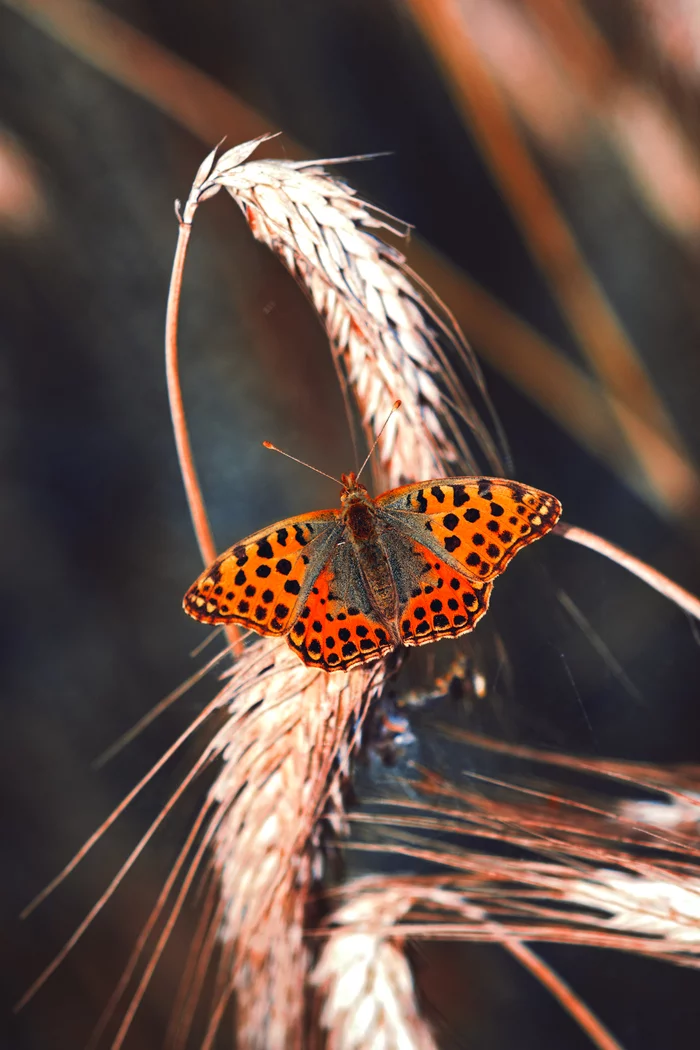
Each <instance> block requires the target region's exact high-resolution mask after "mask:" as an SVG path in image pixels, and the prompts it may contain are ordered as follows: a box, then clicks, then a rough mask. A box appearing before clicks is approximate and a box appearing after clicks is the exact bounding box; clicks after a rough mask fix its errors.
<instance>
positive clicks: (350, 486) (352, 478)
mask: <svg viewBox="0 0 700 1050" xmlns="http://www.w3.org/2000/svg"><path fill="white" fill-rule="evenodd" d="M340 480H341V481H342V483H343V487H342V489H341V490H340V502H341V503H343V504H345V503H347V501H348V500H353V499H357V498H358V496H359V497H360V499H367V498H368V497H369V492H368V491H367V489H366V488H365V486H364V485H363V484H362V482H361V481H358V480H357V474H356V473H355V471H354V470H351V471H350V473H349V474H341V475H340Z"/></svg>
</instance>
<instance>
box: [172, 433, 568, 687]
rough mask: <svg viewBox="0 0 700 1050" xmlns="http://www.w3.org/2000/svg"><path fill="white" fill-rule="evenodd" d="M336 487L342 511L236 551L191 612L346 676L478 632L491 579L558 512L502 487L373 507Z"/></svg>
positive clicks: (481, 486)
mask: <svg viewBox="0 0 700 1050" xmlns="http://www.w3.org/2000/svg"><path fill="white" fill-rule="evenodd" d="M278 451H279V450H278ZM341 482H342V485H343V488H342V491H341V493H340V503H341V507H340V510H317V511H314V512H312V513H311V514H301V515H299V517H296V518H287V519H285V520H284V521H279V522H277V524H276V525H272V526H268V528H266V529H263V530H262V531H261V532H256V533H255V534H254V535H253V536H249V537H248V538H247V539H245V540H243V541H242V542H241V543H239V544H237V545H236V546H235V547H231V548H230V549H229V550H227V551H226V552H225V553H224V554H222V555H221V556H220V557H218V558H217V559H216V561H215V562H214V563H213V565H210V566H209V568H208V569H207V570H206V571H205V572H203V573H202V575H201V576H200V577H199V579H198V580H196V581H195V583H193V585H192V586H191V587H190V589H189V590H188V592H187V594H186V595H185V598H184V602H183V605H184V608H185V611H186V612H188V613H189V614H190V616H193V617H194V618H195V619H196V620H202V621H203V622H204V623H237V624H241V625H242V626H244V627H251V628H252V629H253V630H254V631H257V632H258V634H267V635H286V636H287V641H288V643H289V645H290V646H291V647H292V649H294V650H295V651H296V652H297V653H298V655H299V656H300V657H301V659H302V660H303V662H304V663H305V664H307V665H308V666H310V667H322V668H324V670H326V671H339V670H343V671H347V670H348V668H350V667H354V666H355V664H360V663H367V662H369V661H371V660H376V659H377V658H378V657H380V656H383V655H384V654H385V653H388V652H391V650H392V649H394V648H396V646H398V645H425V644H426V642H432V641H435V640H436V639H439V638H445V637H449V638H456V637H457V636H458V635H460V634H466V633H467V632H468V631H471V630H473V629H474V627H475V626H476V624H477V623H478V621H479V620H480V619H481V617H482V616H483V615H484V613H485V612H486V610H487V608H488V604H489V599H490V597H491V590H492V588H493V581H494V580H495V579H496V577H497V576H500V574H501V573H502V572H503V570H504V569H505V567H506V565H507V564H508V562H509V561H510V560H511V558H512V557H513V556H514V555H515V554H517V553H518V551H519V550H520V549H521V548H522V547H525V546H527V544H528V543H533V542H534V541H535V540H538V539H539V538H540V537H541V536H544V535H545V534H546V533H548V532H549V531H550V529H552V528H553V527H554V526H555V525H556V523H557V521H558V519H559V515H560V514H561V504H560V503H559V500H558V499H556V498H555V497H554V496H549V495H548V494H547V493H546V492H540V491H539V489H533V488H529V487H528V486H527V485H521V484H519V483H518V482H516V481H506V480H504V479H503V478H485V477H466V478H439V479H438V480H436V481H420V482H418V483H416V484H414V485H404V486H403V487H402V488H398V489H391V490H390V491H389V492H385V493H384V494H383V495H381V496H377V497H376V499H375V498H373V497H372V496H370V494H369V493H368V491H367V489H366V488H365V486H364V485H362V484H361V483H360V482H359V481H358V480H357V476H356V475H355V474H354V473H351V474H347V475H346V474H343V475H342V478H341Z"/></svg>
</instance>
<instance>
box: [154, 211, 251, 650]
mask: <svg viewBox="0 0 700 1050" xmlns="http://www.w3.org/2000/svg"><path fill="white" fill-rule="evenodd" d="M191 230H192V225H191V222H184V221H183V220H182V219H180V229H179V233H178V238H177V246H176V248H175V258H174V259H173V269H172V273H171V276H170V288H169V290H168V306H167V312H166V317H165V374H166V378H167V383H168V400H169V403H170V415H171V418H172V421H173V432H174V434H175V446H176V448H177V458H178V461H179V464H180V473H181V474H182V482H183V485H184V486H185V495H186V496H187V503H188V505H189V508H190V515H191V517H192V525H193V527H194V531H195V536H196V537H197V543H198V545H199V550H200V553H201V555H202V561H203V562H204V564H205V565H210V564H211V562H213V561H214V559H215V558H216V547H215V545H214V537H213V536H212V531H211V525H210V524H209V517H208V515H207V511H206V507H205V505H204V499H203V498H202V490H201V488H200V485H199V478H198V477H197V468H196V467H195V465H194V456H193V455H192V444H191V442H190V435H189V431H188V429H187V420H186V417H185V406H184V405H183V402H182V388H181V386H180V368H179V364H178V354H177V326H178V315H179V310H180V295H181V292H182V274H183V271H184V267H185V257H186V255H187V246H188V244H189V239H190V232H191ZM226 636H227V638H228V640H229V642H230V644H231V648H232V650H233V652H234V654H235V655H236V656H239V655H240V653H241V651H242V649H243V643H242V640H241V636H240V632H239V631H238V629H237V628H236V627H235V626H234V625H233V624H230V625H229V626H227V627H226Z"/></svg>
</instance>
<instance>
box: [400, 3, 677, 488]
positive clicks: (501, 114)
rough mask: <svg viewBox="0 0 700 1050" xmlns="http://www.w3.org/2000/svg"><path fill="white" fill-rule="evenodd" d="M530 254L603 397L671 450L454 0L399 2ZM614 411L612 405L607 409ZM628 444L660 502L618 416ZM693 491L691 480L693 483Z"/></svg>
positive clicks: (669, 429)
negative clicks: (643, 422)
mask: <svg viewBox="0 0 700 1050" xmlns="http://www.w3.org/2000/svg"><path fill="white" fill-rule="evenodd" d="M406 2H407V4H408V6H410V7H411V9H412V10H413V12H414V15H415V18H416V22H417V23H418V25H419V26H420V27H421V28H422V30H423V32H424V34H425V36H426V39H427V40H428V41H429V42H430V43H431V45H432V47H433V50H434V52H435V54H436V56H437V58H438V60H439V61H440V63H441V65H442V67H443V70H444V73H445V77H446V79H447V81H448V83H449V84H450V86H451V88H452V91H453V94H454V96H455V100H456V102H457V104H458V105H459V107H460V109H461V111H462V113H463V115H464V117H465V121H466V123H467V126H468V127H469V130H470V132H471V133H472V134H473V135H474V138H475V140H476V142H477V144H478V145H479V146H480V148H481V150H482V153H483V156H484V158H485V160H486V162H487V163H488V165H489V167H490V169H491V171H492V173H493V175H494V179H495V181H496V182H497V184H498V185H499V186H500V188H501V191H502V193H503V195H504V197H505V199H506V201H507V202H508V204H509V205H510V207H511V209H512V211H513V215H514V217H515V219H516V221H517V222H518V224H519V226H520V228H521V229H522V232H523V234H524V236H525V238H526V240H527V243H528V244H529V247H530V249H531V251H532V252H533V254H534V256H535V258H536V259H537V261H538V263H539V265H540V266H541V268H542V270H543V272H544V274H545V276H546V277H547V279H548V280H549V282H550V284H551V286H552V288H553V290H554V292H555V295H556V296H557V298H558V300H559V302H560V304H561V306H562V308H563V310H564V311H565V314H566V317H567V318H568V321H569V323H570V325H571V327H572V330H573V331H574V332H575V333H576V336H577V338H578V341H579V343H580V345H581V348H582V349H583V350H584V352H585V353H586V356H587V357H588V358H589V360H590V361H591V364H592V365H593V367H594V368H595V369H596V371H597V372H598V374H599V376H600V378H601V380H602V381H603V383H604V385H605V387H606V388H609V391H610V393H612V394H614V395H615V397H616V398H617V400H618V401H619V402H621V403H622V404H624V405H626V406H627V407H628V408H630V409H632V411H633V412H634V413H635V414H636V415H638V416H640V417H641V418H643V419H647V420H649V421H650V422H651V423H652V424H653V426H654V428H655V429H657V430H658V431H659V432H660V433H661V434H662V435H663V436H664V437H665V438H666V439H667V440H668V441H669V442H670V444H671V445H673V446H674V447H676V448H678V449H680V447H681V446H680V439H679V437H678V436H677V434H676V431H675V428H674V426H673V424H672V422H671V420H670V419H669V417H668V415H667V413H666V411H665V409H664V407H663V406H662V404H661V402H660V400H659V398H658V397H657V395H656V393H655V391H654V388H653V385H652V384H651V382H650V380H649V378H648V376H647V374H646V372H645V370H644V368H643V366H642V364H641V362H640V361H639V360H638V357H637V354H636V351H635V349H634V347H633V346H632V344H631V343H630V341H629V339H628V338H627V335H626V334H625V332H624V330H623V328H622V326H621V324H620V321H619V320H618V318H617V315H616V314H615V312H614V310H613V309H612V307H611V305H610V303H609V302H608V300H607V298H606V296H605V294H604V292H603V290H602V289H601V287H600V285H599V284H598V282H597V280H596V278H595V277H594V276H593V274H592V273H591V272H590V270H589V268H588V266H587V265H586V262H585V260H584V259H583V257H582V255H581V253H580V252H579V249H578V246H577V244H576V241H575V240H574V237H573V235H572V233H571V231H570V229H569V227H568V225H567V224H566V221H565V220H564V217H563V216H562V214H561V213H560V212H559V210H558V208H557V206H556V204H555V202H554V200H553V198H552V196H551V194H550V192H549V190H548V188H547V186H546V184H545V182H544V180H543V178H542V177H541V175H540V173H539V171H538V170H537V168H536V166H535V164H534V162H533V161H532V158H531V156H530V154H529V152H528V150H527V148H526V146H525V145H524V143H523V141H522V139H521V137H520V135H519V133H518V131H517V129H516V127H515V125H514V123H513V121H512V120H511V117H510V114H509V113H508V110H507V107H506V105H505V103H504V101H503V99H502V97H501V94H500V92H499V90H498V88H497V87H496V85H495V84H494V82H493V80H492V78H491V77H490V75H489V72H488V70H487V69H486V67H485V65H484V63H483V61H482V59H481V57H480V55H479V53H478V51H477V49H476V47H475V45H474V43H473V41H472V39H471V36H470V33H469V29H468V26H467V24H466V21H465V19H464V18H463V17H462V14H461V10H460V7H459V5H458V3H456V2H455V0H406ZM612 407H613V411H615V404H614V403H613V405H612ZM618 421H619V423H620V426H621V427H622V429H623V430H624V431H625V434H626V437H627V440H628V441H629V444H630V447H631V448H632V449H633V450H634V452H635V455H636V456H637V459H638V460H639V462H640V464H641V465H642V466H643V468H644V470H645V471H646V473H647V475H648V477H649V481H650V483H651V484H652V485H653V487H654V489H655V490H656V492H657V493H658V494H659V496H660V498H661V499H662V500H663V501H664V502H667V501H668V499H669V495H670V494H669V493H668V492H667V479H666V476H665V473H664V472H663V471H659V469H658V463H657V461H656V457H654V456H649V454H648V451H647V449H646V446H645V445H644V443H640V442H639V440H638V435H637V433H635V431H634V429H630V428H629V427H628V425H627V420H626V419H625V417H624V416H622V415H620V414H618ZM696 486H697V480H696Z"/></svg>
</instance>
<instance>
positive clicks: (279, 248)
mask: <svg viewBox="0 0 700 1050" xmlns="http://www.w3.org/2000/svg"><path fill="white" fill-rule="evenodd" d="M259 141H260V140H255V141H253V142H246V143H243V144H241V145H240V146H237V147H235V149H233V150H229V151H228V152H226V153H224V154H222V156H220V157H219V158H218V159H216V158H215V154H210V156H209V157H208V158H207V159H206V160H205V161H204V163H203V164H202V166H201V167H200V170H199V172H198V175H197V178H196V180H195V184H194V186H193V191H192V194H191V196H190V200H189V201H188V203H187V205H186V207H185V210H184V213H183V216H184V220H185V221H191V217H192V215H193V214H194V209H195V208H196V205H197V203H199V201H201V200H204V199H206V198H207V197H209V196H211V195H212V194H213V193H216V192H217V191H218V190H219V189H220V188H221V187H225V188H226V189H227V190H228V192H229V193H230V194H231V196H232V197H233V198H234V200H235V201H236V202H237V203H238V205H239V206H240V207H241V209H242V211H243V213H244V215H245V216H246V218H247V220H248V224H249V225H250V228H251V230H252V232H253V234H254V235H255V237H256V238H257V239H258V240H260V241H262V242H263V243H264V244H266V245H267V246H268V247H269V248H271V249H272V251H274V252H275V254H277V255H278V256H279V257H280V258H281V259H282V261H283V262H284V264H285V265H286V267H287V268H288V269H289V271H290V272H291V273H292V274H293V275H294V277H295V278H296V279H297V281H298V282H299V283H300V284H301V285H302V287H303V288H304V289H305V290H306V292H307V293H308V295H309V297H310V298H311V301H312V302H313V305H314V306H315V308H316V310H317V311H318V313H319V316H320V318H321V320H322V322H323V324H324V326H325V328H326V331H327V333H328V337H329V339H330V343H331V346H332V348H333V352H334V358H335V361H336V364H337V366H338V369H339V371H340V373H341V377H342V380H343V385H344V386H349V387H351V388H352V391H353V394H354V396H355V398H356V399H357V402H358V404H359V408H360V412H361V415H362V421H363V425H364V427H365V429H366V432H367V433H368V434H376V433H377V431H378V429H379V427H380V426H381V424H382V423H383V422H384V420H385V419H386V418H387V416H388V415H389V411H390V409H391V406H392V405H393V403H394V402H395V401H396V400H397V399H399V400H401V402H402V410H401V412H400V413H396V414H395V415H394V416H393V417H392V419H391V421H390V423H389V426H388V427H387V428H386V431H385V432H384V434H383V436H382V439H381V441H380V445H379V448H380V463H381V468H382V469H383V476H382V481H383V482H384V483H385V484H386V485H387V486H388V487H392V486H396V485H401V484H403V483H404V482H407V481H414V480H416V478H421V477H439V476H440V475H444V474H445V473H448V474H449V473H450V472H452V473H454V472H455V470H458V471H459V472H464V471H465V470H466V471H472V472H473V473H483V465H484V464H483V463H482V464H481V465H480V464H479V463H478V462H477V460H478V456H479V455H480V456H481V457H482V458H483V461H484V462H485V464H486V465H487V466H488V470H489V471H490V472H496V473H503V468H504V458H503V456H502V455H501V454H500V453H499V450H498V448H497V445H496V443H495V442H494V440H493V439H492V438H491V436H490V434H489V431H488V429H487V427H486V426H485V425H484V423H483V422H482V419H481V416H480V414H479V411H478V410H477V408H476V407H475V404H474V402H473V400H472V399H470V398H469V397H468V396H467V395H466V393H465V385H464V380H465V378H468V379H470V381H471V385H472V388H473V392H474V396H475V397H476V398H477V399H478V400H479V402H480V404H481V408H482V411H483V410H486V411H487V412H490V411H491V409H490V404H489V402H488V397H487V394H486V391H485V387H484V383H483V379H482V377H481V373H480V370H479V367H478V365H477V364H476V361H475V359H474V357H473V355H472V353H471V351H470V349H469V347H468V346H467V344H466V342H465V340H464V337H463V335H462V333H461V332H460V330H459V328H458V327H457V325H456V323H455V322H454V321H453V319H452V318H451V316H450V314H449V312H448V311H447V309H446V308H445V307H444V306H443V304H442V303H440V301H439V300H437V299H436V298H435V297H434V296H433V294H432V292H431V291H430V289H428V288H427V287H426V286H424V285H422V284H421V282H420V280H419V279H418V278H417V276H416V275H414V274H413V273H412V272H411V271H410V269H409V268H408V267H407V265H406V260H405V258H404V256H403V255H402V254H401V252H399V251H398V250H397V249H396V248H394V247H391V246H390V245H388V244H386V243H385V242H384V241H382V240H381V239H380V238H379V237H378V236H376V235H375V234H374V233H372V232H370V230H381V231H386V232H387V233H391V234H393V235H396V236H400V237H401V236H406V234H407V232H408V231H407V227H405V225H403V224H401V223H399V221H398V220H395V219H393V218H392V217H391V216H389V215H387V214H386V213H385V212H382V211H381V210H380V209H378V208H375V207H374V206H372V205H371V204H369V203H368V202H366V201H363V200H361V199H360V198H359V197H358V196H357V194H356V193H355V191H354V190H353V189H352V188H351V187H350V186H348V185H347V184H346V183H345V182H343V181H341V180H340V179H337V178H334V177H332V176H330V175H329V174H328V173H327V172H326V171H325V170H324V168H323V165H324V164H329V163H334V162H333V161H313V162H289V161H277V160H275V161H272V160H262V161H249V162H247V163H244V161H246V160H247V157H248V156H249V155H250V154H251V152H252V151H253V150H254V149H255V147H256V146H257V145H258V143H259ZM456 368H459V369H460V370H461V374H460V375H459V376H458V375H457V372H456V371H455V369H456ZM470 441H471V444H470Z"/></svg>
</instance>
